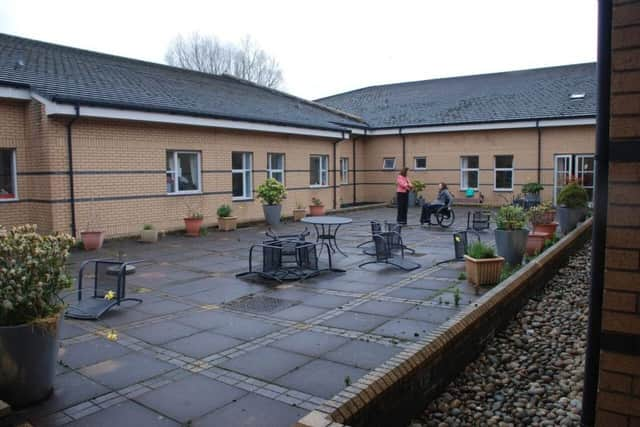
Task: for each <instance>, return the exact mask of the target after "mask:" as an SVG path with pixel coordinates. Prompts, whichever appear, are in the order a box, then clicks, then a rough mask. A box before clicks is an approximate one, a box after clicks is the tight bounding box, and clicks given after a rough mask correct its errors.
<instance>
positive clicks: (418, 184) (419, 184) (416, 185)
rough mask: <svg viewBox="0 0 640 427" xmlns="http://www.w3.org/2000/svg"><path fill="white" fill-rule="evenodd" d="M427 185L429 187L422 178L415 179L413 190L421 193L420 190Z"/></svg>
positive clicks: (412, 185) (412, 182) (412, 184)
mask: <svg viewBox="0 0 640 427" xmlns="http://www.w3.org/2000/svg"><path fill="white" fill-rule="evenodd" d="M426 187H427V184H425V183H424V182H422V181H420V180H417V179H414V180H413V181H411V191H413V192H414V193H416V194H419V193H420V192H422V191H423V190H424V189H425V188H426Z"/></svg>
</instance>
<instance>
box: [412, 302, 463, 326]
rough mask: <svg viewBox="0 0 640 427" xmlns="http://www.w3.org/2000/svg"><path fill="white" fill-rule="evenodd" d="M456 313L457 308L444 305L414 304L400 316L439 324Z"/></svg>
mask: <svg viewBox="0 0 640 427" xmlns="http://www.w3.org/2000/svg"><path fill="white" fill-rule="evenodd" d="M457 313H458V310H456V309H454V308H451V307H446V306H435V305H431V306H416V307H415V308H413V309H411V310H409V311H407V312H406V313H403V314H402V317H403V318H405V319H410V320H418V321H425V322H429V323H435V324H440V323H444V322H446V321H447V320H449V319H451V318H452V317H453V316H455V315H456V314H457Z"/></svg>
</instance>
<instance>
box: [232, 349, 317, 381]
mask: <svg viewBox="0 0 640 427" xmlns="http://www.w3.org/2000/svg"><path fill="white" fill-rule="evenodd" d="M310 361H311V358H309V357H307V356H303V355H301V354H297V353H292V352H290V351H285V350H281V349H278V348H271V347H261V348H257V349H255V350H252V351H250V352H248V353H246V354H243V355H242V356H238V357H234V358H233V359H231V360H229V361H228V362H225V363H223V364H222V365H220V367H222V368H224V369H228V370H231V371H235V372H238V373H241V374H244V375H247V376H250V377H254V378H259V379H261V380H266V381H271V380H274V379H276V378H278V377H281V376H282V375H285V374H287V373H289V372H291V371H294V370H296V369H299V368H300V367H301V366H303V365H304V364H306V363H308V362H310Z"/></svg>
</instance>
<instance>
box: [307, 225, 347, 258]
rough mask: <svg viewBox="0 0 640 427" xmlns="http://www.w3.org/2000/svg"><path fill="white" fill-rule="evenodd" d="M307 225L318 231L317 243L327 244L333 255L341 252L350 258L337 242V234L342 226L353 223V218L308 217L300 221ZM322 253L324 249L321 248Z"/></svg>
mask: <svg viewBox="0 0 640 427" xmlns="http://www.w3.org/2000/svg"><path fill="white" fill-rule="evenodd" d="M300 221H301V222H304V223H306V224H311V225H313V227H314V228H315V229H316V242H319V241H321V240H322V241H323V242H326V243H327V246H328V247H329V250H330V251H331V252H333V253H335V252H336V251H338V252H340V253H341V254H342V255H344V256H348V255H347V254H346V253H344V252H342V250H341V249H340V247H339V246H338V242H337V240H336V234H338V230H339V229H340V227H341V226H343V225H345V224H350V223H351V222H353V220H352V219H351V218H345V217H342V216H307V217H304V218H302V219H301V220H300ZM320 252H322V247H321V248H320Z"/></svg>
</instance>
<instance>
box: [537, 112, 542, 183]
mask: <svg viewBox="0 0 640 427" xmlns="http://www.w3.org/2000/svg"><path fill="white" fill-rule="evenodd" d="M536 129H537V130H538V184H542V181H541V179H542V129H540V120H536Z"/></svg>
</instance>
